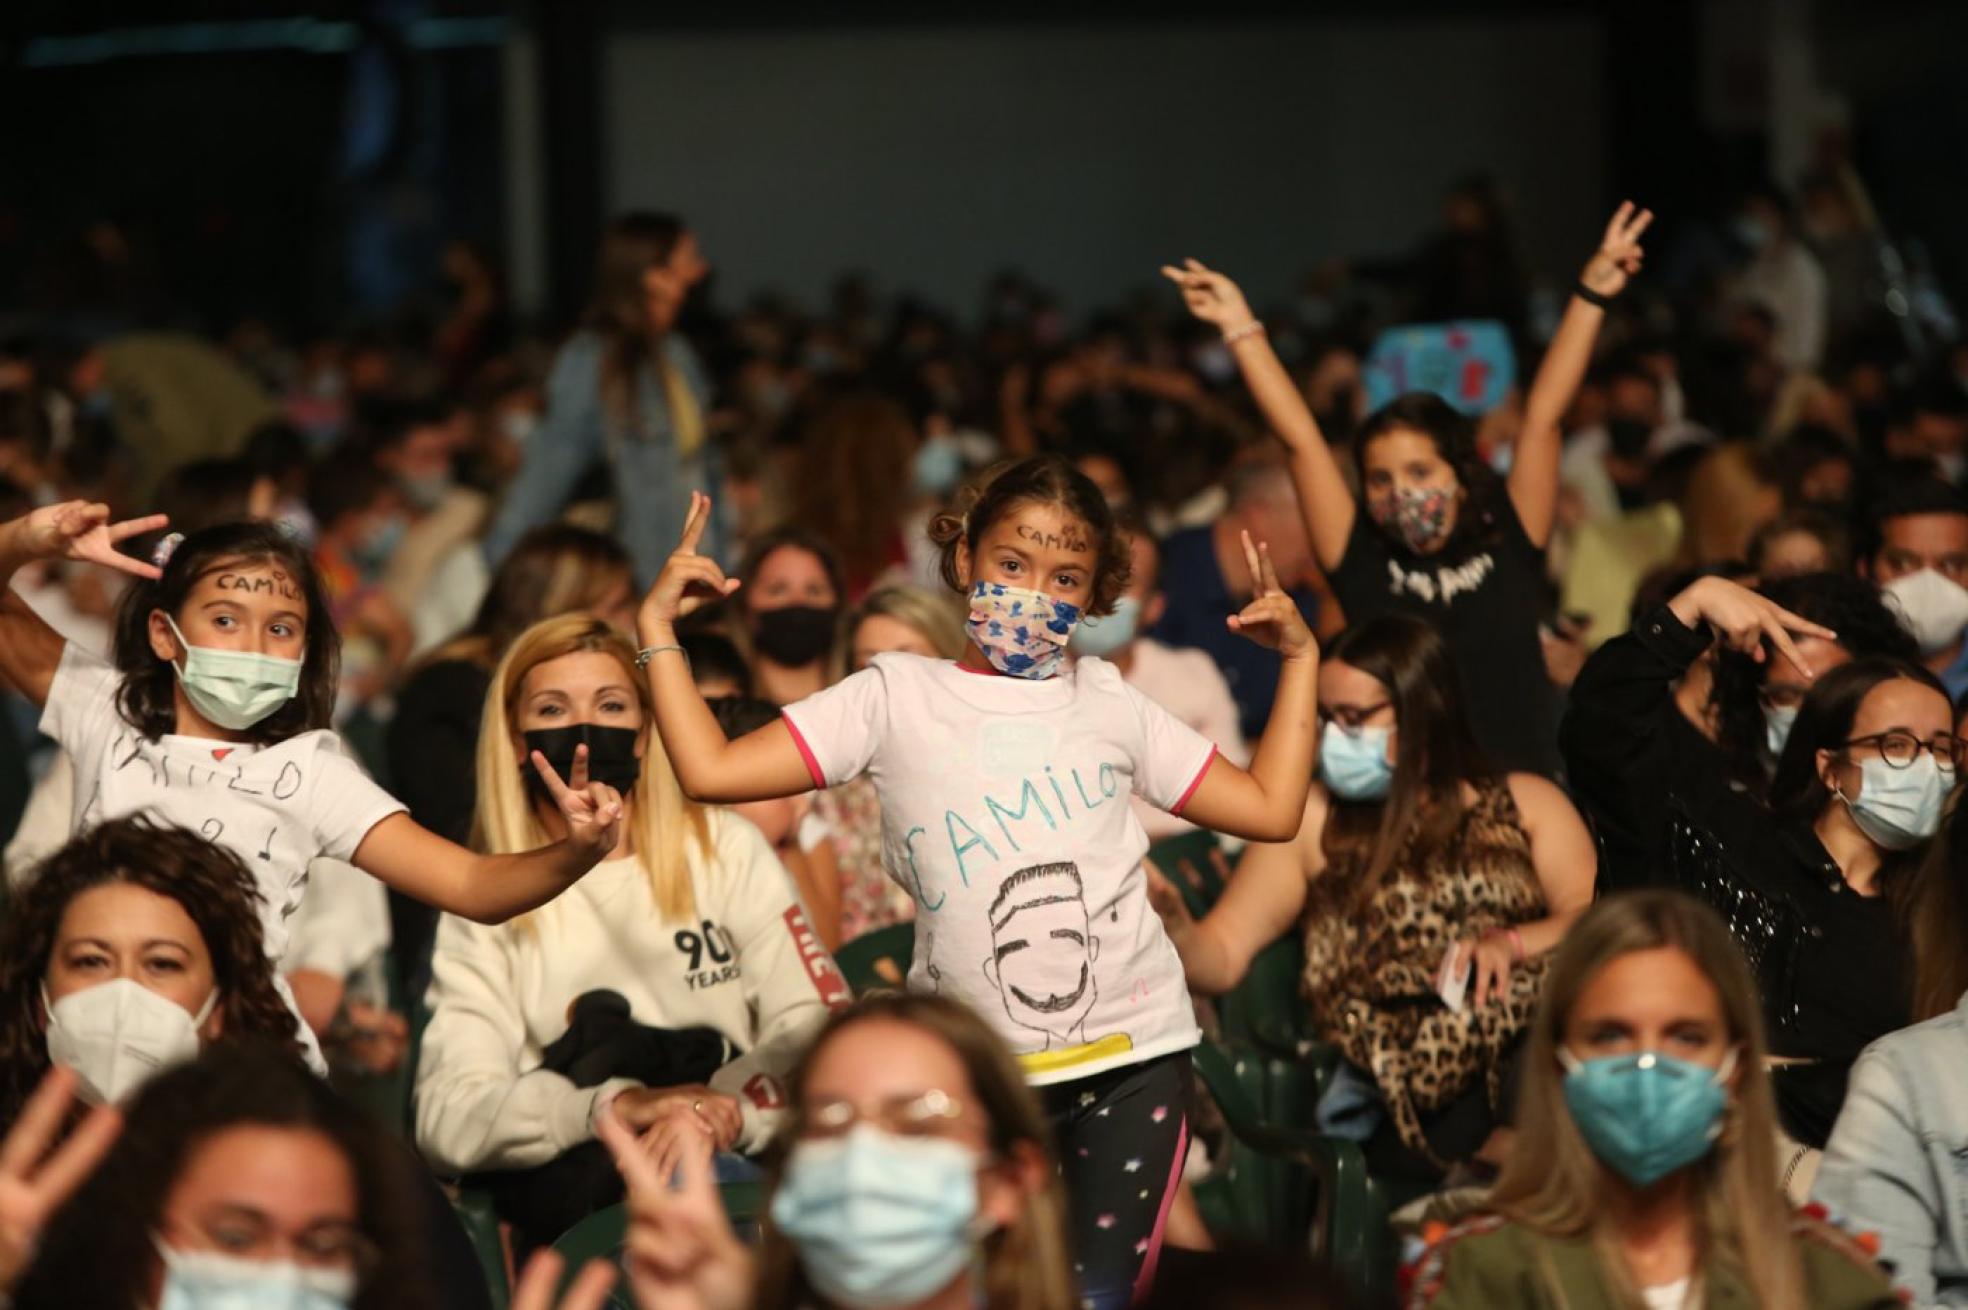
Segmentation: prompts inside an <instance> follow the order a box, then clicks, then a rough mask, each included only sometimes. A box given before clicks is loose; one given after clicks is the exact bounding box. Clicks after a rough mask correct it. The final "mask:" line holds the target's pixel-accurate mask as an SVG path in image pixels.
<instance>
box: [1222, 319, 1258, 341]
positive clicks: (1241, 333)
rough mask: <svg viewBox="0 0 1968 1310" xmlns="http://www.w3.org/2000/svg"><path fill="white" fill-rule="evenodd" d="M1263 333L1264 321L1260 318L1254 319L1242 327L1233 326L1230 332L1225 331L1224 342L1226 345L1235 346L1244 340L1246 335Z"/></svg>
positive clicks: (1251, 335) (1252, 335) (1253, 335)
mask: <svg viewBox="0 0 1968 1310" xmlns="http://www.w3.org/2000/svg"><path fill="white" fill-rule="evenodd" d="M1263 333H1264V324H1263V322H1261V321H1260V320H1258V319H1252V320H1251V321H1250V322H1248V323H1246V324H1244V325H1243V326H1242V327H1234V328H1231V329H1230V330H1229V331H1228V332H1225V333H1224V334H1223V344H1224V345H1226V346H1234V345H1236V344H1237V343H1238V342H1239V341H1242V340H1243V339H1244V338H1245V337H1255V336H1261V335H1263Z"/></svg>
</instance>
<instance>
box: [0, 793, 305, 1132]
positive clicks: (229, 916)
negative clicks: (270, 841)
mask: <svg viewBox="0 0 1968 1310" xmlns="http://www.w3.org/2000/svg"><path fill="white" fill-rule="evenodd" d="M110 883H129V884H130V885H132V886H136V887H142V888H144V889H145V890H147V891H151V892H155V893H156V894H158V895H159V896H168V897H170V898H171V899H172V900H174V901H176V902H177V903H178V904H179V905H180V906H182V907H183V908H184V912H185V913H186V914H188V915H190V916H191V921H192V922H193V923H194V924H196V925H198V932H199V935H200V936H201V937H203V938H204V939H205V948H206V949H207V950H208V951H210V952H211V955H212V978H213V982H214V983H215V984H216V985H217V987H218V990H219V996H220V998H221V1001H222V1003H223V1005H224V1012H225V1037H226V1038H227V1039H231V1038H234V1037H246V1038H259V1039H264V1040H265V1041H267V1042H269V1043H271V1044H277V1045H280V1046H282V1047H283V1048H284V1049H285V1050H286V1051H287V1052H288V1054H289V1055H290V1056H291V1057H292V1058H293V1059H294V1060H296V1061H298V1060H300V1058H301V1044H300V1040H299V1038H298V1037H297V1036H296V1033H297V1029H296V1027H295V1023H296V1020H295V1017H294V1012H293V1011H292V1010H291V1009H289V1008H288V1006H287V1003H286V1002H285V1001H283V1000H282V999H281V997H280V993H279V992H278V991H276V990H275V989H274V982H273V962H272V961H271V960H270V959H269V958H268V957H267V951H266V941H265V939H264V937H263V936H262V935H261V932H260V903H261V901H260V889H259V884H258V883H256V882H255V881H254V879H253V875H252V872H251V871H250V870H248V869H247V867H246V865H245V864H244V863H243V862H242V861H241V860H240V858H239V857H238V856H237V855H234V854H233V853H232V852H231V851H229V850H227V849H226V848H225V847H223V846H217V845H214V844H213V843H211V842H208V841H206V840H205V839H204V838H203V837H200V836H199V835H198V834H197V833H195V832H191V831H189V830H187V829H184V828H180V827H177V826H175V825H171V824H165V823H158V822H154V821H153V820H151V819H150V818H148V817H147V816H145V815H141V814H136V815H131V816H129V817H128V818H122V819H112V820H110V821H109V822H108V823H104V824H102V825H100V826H98V827H96V828H93V829H91V830H90V831H88V832H86V833H84V834H82V835H81V836H80V837H77V838H75V839H74V840H73V841H71V842H69V843H68V845H66V846H64V847H62V848H61V849H60V850H58V851H56V852H55V853H54V854H53V855H50V856H49V857H48V858H47V859H46V860H44V861H42V863H41V864H40V866H39V867H38V868H36V869H35V870H34V872H33V874H32V875H31V881H29V882H28V883H27V885H26V886H25V887H23V888H22V889H21V890H20V891H18V892H17V893H16V895H15V897H14V899H13V903H12V904H10V905H9V906H8V907H7V915H6V922H5V924H4V925H0V1123H12V1122H13V1121H14V1117H15V1116H16V1115H18V1114H19V1113H20V1109H21V1106H22V1105H23V1104H25V1103H26V1101H27V1098H28V1097H29V1096H30V1095H32V1094H33V1092H34V1089H35V1087H36V1085H38V1084H39V1083H40V1081H41V1077H42V1075H43V1074H45V1073H47V1072H48V1044H47V1038H46V1036H45V1026H44V1022H43V1016H42V1011H41V985H42V980H43V979H44V978H46V977H47V973H48V960H49V957H50V956H51V955H52V954H53V952H54V949H55V934H56V933H57V932H59V931H60V929H61V921H62V915H64V914H65V913H67V911H68V907H69V905H70V903H72V902H73V901H74V900H75V898H76V897H77V896H80V895H81V894H82V893H83V892H86V891H90V890H93V889H94V888H97V887H102V886H106V885H108V884H110Z"/></svg>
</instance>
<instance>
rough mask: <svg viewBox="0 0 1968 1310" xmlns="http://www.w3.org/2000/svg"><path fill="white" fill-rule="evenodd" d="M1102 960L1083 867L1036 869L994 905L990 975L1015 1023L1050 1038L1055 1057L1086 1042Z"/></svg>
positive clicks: (1022, 873)
mask: <svg viewBox="0 0 1968 1310" xmlns="http://www.w3.org/2000/svg"><path fill="white" fill-rule="evenodd" d="M1099 958H1100V939H1099V938H1098V937H1095V936H1093V934H1092V932H1091V930H1090V927H1089V925H1088V923H1087V911H1086V897H1085V891H1084V888H1083V887H1082V886H1081V882H1080V870H1079V867H1078V866H1077V865H1075V864H1073V863H1072V862H1070V861H1067V862H1064V863H1058V864H1035V865H1033V866H1031V867H1030V868H1026V869H1020V870H1019V871H1018V872H1016V873H1014V874H1012V875H1011V877H1009V878H1007V879H1005V881H1004V884H1003V885H1002V886H1001V887H999V889H998V895H997V899H996V900H995V901H993V902H992V904H991V958H990V959H988V960H986V961H984V972H985V974H986V976H988V977H989V978H990V979H991V981H992V982H993V983H994V984H995V985H996V986H997V988H998V993H999V995H1001V996H1002V997H1003V998H1004V1006H1005V1013H1006V1014H1008V1015H1010V1016H1011V1021H1012V1022H1013V1023H1015V1024H1018V1025H1019V1026H1020V1027H1024V1028H1030V1029H1032V1030H1034V1031H1036V1032H1040V1033H1043V1034H1045V1037H1046V1049H1047V1050H1051V1049H1054V1048H1055V1047H1060V1046H1076V1045H1079V1044H1081V1043H1083V1042H1085V1041H1086V1020H1087V1015H1088V1014H1089V1013H1090V1012H1091V1011H1092V1009H1093V1005H1094V1002H1095V1001H1096V1000H1097V999H1099V992H1100V989H1099V985H1098V984H1097V982H1096V981H1095V979H1094V974H1093V966H1094V963H1095V962H1096V961H1097V960H1099Z"/></svg>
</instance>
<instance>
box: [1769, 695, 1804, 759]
mask: <svg viewBox="0 0 1968 1310" xmlns="http://www.w3.org/2000/svg"><path fill="white" fill-rule="evenodd" d="M1795 726H1797V707H1796V706H1795V705H1765V706H1764V707H1763V749H1764V750H1767V751H1768V752H1770V758H1771V759H1773V760H1774V759H1776V758H1777V757H1778V756H1779V755H1782V754H1783V748H1784V743H1785V742H1787V741H1789V740H1790V730H1791V729H1792V728H1793V727H1795Z"/></svg>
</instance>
